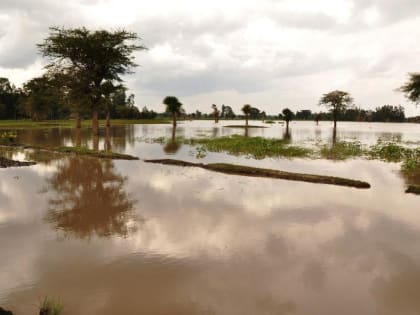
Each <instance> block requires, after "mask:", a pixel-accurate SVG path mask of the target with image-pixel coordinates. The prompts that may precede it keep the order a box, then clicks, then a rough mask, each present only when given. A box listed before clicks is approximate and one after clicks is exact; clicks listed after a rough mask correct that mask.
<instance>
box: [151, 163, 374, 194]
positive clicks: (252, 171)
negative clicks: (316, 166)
mask: <svg viewBox="0 0 420 315" xmlns="http://www.w3.org/2000/svg"><path fill="white" fill-rule="evenodd" d="M145 162H147V163H157V164H165V165H175V166H190V167H199V168H203V169H206V170H210V171H214V172H219V173H225V174H231V175H242V176H252V177H265V178H277V179H286V180H293V181H303V182H309V183H317V184H329V185H338V186H347V187H354V188H370V184H369V183H367V182H363V181H359V180H353V179H347V178H341V177H333V176H324V175H312V174H300V173H290V172H283V171H279V170H272V169H265V168H257V167H249V166H243V165H234V164H227V163H211V164H203V163H192V162H186V161H181V160H174V159H157V160H145Z"/></svg>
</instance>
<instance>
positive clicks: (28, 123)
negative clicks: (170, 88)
mask: <svg viewBox="0 0 420 315" xmlns="http://www.w3.org/2000/svg"><path fill="white" fill-rule="evenodd" d="M75 123H76V122H75V121H74V120H45V121H33V120H0V129H36V128H57V127H62V128H72V127H75ZM169 123H170V121H169V120H167V119H115V120H111V125H114V126H120V125H131V124H169ZM91 126H92V121H91V120H83V121H82V128H88V127H91ZM99 126H102V127H103V126H105V120H99Z"/></svg>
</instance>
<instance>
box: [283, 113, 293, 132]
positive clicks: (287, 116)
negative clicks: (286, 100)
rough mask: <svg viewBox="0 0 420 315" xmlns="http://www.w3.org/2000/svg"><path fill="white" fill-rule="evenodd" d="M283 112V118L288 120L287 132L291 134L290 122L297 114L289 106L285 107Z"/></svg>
mask: <svg viewBox="0 0 420 315" xmlns="http://www.w3.org/2000/svg"><path fill="white" fill-rule="evenodd" d="M282 114H283V119H284V120H285V121H286V134H289V122H290V121H291V120H292V119H293V117H294V116H295V114H294V113H293V112H292V111H291V110H290V109H289V108H285V109H283V111H282Z"/></svg>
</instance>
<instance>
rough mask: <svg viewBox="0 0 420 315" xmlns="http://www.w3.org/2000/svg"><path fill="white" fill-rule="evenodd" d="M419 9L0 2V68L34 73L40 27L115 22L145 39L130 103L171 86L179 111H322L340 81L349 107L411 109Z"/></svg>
mask: <svg viewBox="0 0 420 315" xmlns="http://www.w3.org/2000/svg"><path fill="white" fill-rule="evenodd" d="M419 13H420V1H419V0H258V1H257V0H252V1H251V0H240V1H236V0H235V1H233V0H212V1H200V0H176V1H174V0H153V1H150V0H149V1H145V0H144V1H143V0H62V1H58V0H0V24H1V25H2V28H1V29H0V76H2V77H8V78H10V80H11V81H12V82H14V83H15V84H16V85H17V86H20V85H21V84H22V83H23V82H25V81H26V80H28V79H30V78H32V77H34V76H37V75H40V74H41V73H42V72H43V69H42V68H43V66H44V65H45V62H46V60H44V59H43V58H42V57H41V56H40V55H39V54H38V53H37V49H36V46H35V45H36V43H40V42H42V40H43V38H45V37H46V36H47V35H48V28H49V27H50V26H64V27H79V26H86V27H88V28H92V29H96V28H106V29H115V28H125V29H127V30H130V31H134V32H137V33H138V34H139V35H140V36H141V37H142V39H143V41H142V43H143V44H144V45H145V46H147V47H148V48H149V50H148V51H146V52H140V53H138V54H136V60H137V63H139V64H140V65H141V66H140V67H138V68H136V69H135V74H133V75H130V76H127V77H125V80H126V83H127V85H128V87H129V88H130V92H132V93H134V94H135V95H136V104H137V106H139V107H140V108H141V107H143V106H144V105H147V106H148V107H149V108H153V109H155V110H159V111H161V110H163V106H162V105H161V102H162V99H163V98H164V97H165V96H166V95H175V96H177V97H178V98H179V99H180V100H181V102H182V103H184V105H185V108H186V110H187V111H188V112H191V111H195V110H196V109H198V110H201V111H205V112H210V111H211V107H210V106H211V104H213V103H215V104H218V105H221V104H226V105H230V106H232V107H233V109H234V111H236V112H238V111H239V109H240V108H241V106H242V105H243V104H245V103H249V104H251V105H253V106H256V107H258V108H262V109H264V110H265V111H267V112H268V113H272V114H277V113H279V112H280V111H281V109H283V108H284V107H290V108H291V109H292V110H299V109H312V110H320V108H319V106H318V105H317V104H318V100H319V98H320V96H321V95H322V94H323V93H326V92H329V91H331V90H334V89H342V90H345V91H348V92H350V93H351V94H352V95H353V97H354V99H355V104H356V105H357V106H361V107H364V108H375V107H376V106H380V105H384V104H392V105H398V104H401V105H404V106H405V107H406V112H407V114H408V115H415V114H419V112H420V108H416V107H415V106H414V105H413V104H410V103H408V102H407V101H406V100H405V99H404V97H403V95H402V94H401V93H399V92H396V91H395V89H396V88H397V87H399V86H401V85H402V84H403V83H404V81H406V79H407V73H408V72H416V71H420V58H419V56H420V40H419V38H420V36H419V35H420V15H419Z"/></svg>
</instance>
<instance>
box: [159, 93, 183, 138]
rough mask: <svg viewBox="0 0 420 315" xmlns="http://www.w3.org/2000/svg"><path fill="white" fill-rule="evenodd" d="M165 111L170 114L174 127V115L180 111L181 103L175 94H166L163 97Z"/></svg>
mask: <svg viewBox="0 0 420 315" xmlns="http://www.w3.org/2000/svg"><path fill="white" fill-rule="evenodd" d="M163 104H165V106H166V112H167V113H170V114H172V125H173V128H174V130H175V128H176V117H177V116H178V115H180V114H181V112H182V103H181V102H180V101H179V100H178V99H177V98H176V97H175V96H167V97H165V98H164V99H163Z"/></svg>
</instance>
